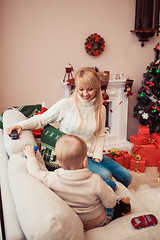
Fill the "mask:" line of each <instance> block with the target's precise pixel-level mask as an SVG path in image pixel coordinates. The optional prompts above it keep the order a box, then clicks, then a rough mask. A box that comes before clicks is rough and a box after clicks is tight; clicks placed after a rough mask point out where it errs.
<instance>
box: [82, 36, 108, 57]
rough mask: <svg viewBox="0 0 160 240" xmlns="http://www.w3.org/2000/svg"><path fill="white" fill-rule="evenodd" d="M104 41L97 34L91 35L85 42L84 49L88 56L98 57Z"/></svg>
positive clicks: (102, 49)
mask: <svg viewBox="0 0 160 240" xmlns="http://www.w3.org/2000/svg"><path fill="white" fill-rule="evenodd" d="M104 48H105V41H104V39H103V38H102V37H101V36H100V35H98V34H97V33H94V34H91V35H90V36H89V37H88V38H87V39H86V42H85V49H86V52H87V53H88V54H89V55H92V56H98V55H99V54H101V53H102V52H103V51H104Z"/></svg>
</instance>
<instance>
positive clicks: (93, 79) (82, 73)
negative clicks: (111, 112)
mask: <svg viewBox="0 0 160 240" xmlns="http://www.w3.org/2000/svg"><path fill="white" fill-rule="evenodd" d="M79 88H93V89H96V90H97V91H96V96H95V105H94V106H95V115H96V121H97V128H96V132H95V134H97V133H99V131H100V130H101V128H102V124H101V109H102V104H103V97H102V92H101V82H100V77H99V75H98V74H97V72H96V71H95V70H94V69H93V68H90V67H85V68H81V69H79V70H78V71H77V73H76V75H75V90H74V92H73V95H74V97H75V102H76V106H77V108H78V111H79V114H80V117H81V122H82V115H81V112H80V101H79V98H78V92H77V91H78V89H79Z"/></svg>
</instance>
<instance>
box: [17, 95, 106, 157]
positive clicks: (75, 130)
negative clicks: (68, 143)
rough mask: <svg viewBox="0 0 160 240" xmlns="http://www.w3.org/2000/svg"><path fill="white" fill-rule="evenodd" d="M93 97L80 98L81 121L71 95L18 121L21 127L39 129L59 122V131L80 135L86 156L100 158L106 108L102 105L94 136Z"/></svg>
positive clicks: (103, 138)
mask: <svg viewBox="0 0 160 240" xmlns="http://www.w3.org/2000/svg"><path fill="white" fill-rule="evenodd" d="M94 102H95V100H94V99H93V100H92V101H91V102H85V101H83V100H82V99H81V108H80V110H81V114H82V119H83V121H82V123H81V124H80V122H81V120H80V115H79V112H78V109H77V107H76V104H75V100H74V98H73V97H69V98H64V99H62V100H60V101H58V102H57V103H56V104H54V105H53V106H52V107H50V108H49V109H48V110H47V111H46V112H44V113H43V114H42V115H36V116H34V117H32V118H30V119H27V120H25V121H22V122H20V123H18V124H19V125H21V126H22V129H23V130H24V129H39V128H42V127H44V126H46V125H47V124H49V123H55V122H59V129H60V131H62V132H64V133H68V134H74V135H77V136H79V137H81V138H82V139H83V140H84V141H85V142H86V144H87V147H88V156H89V157H93V158H99V159H100V160H101V159H102V156H103V146H104V141H105V119H106V109H105V107H104V106H103V107H102V114H101V116H102V130H101V131H100V132H99V134H98V135H97V136H95V134H94V133H95V130H96V124H97V123H96V119H95V111H94Z"/></svg>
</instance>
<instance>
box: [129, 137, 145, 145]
mask: <svg viewBox="0 0 160 240" xmlns="http://www.w3.org/2000/svg"><path fill="white" fill-rule="evenodd" d="M130 142H131V143H133V144H135V145H142V144H147V143H148V137H147V136H146V135H140V134H136V135H132V136H130Z"/></svg>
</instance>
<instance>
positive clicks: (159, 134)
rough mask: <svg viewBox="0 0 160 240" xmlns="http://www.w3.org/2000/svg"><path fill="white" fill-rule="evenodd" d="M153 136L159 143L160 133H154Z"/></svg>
mask: <svg viewBox="0 0 160 240" xmlns="http://www.w3.org/2000/svg"><path fill="white" fill-rule="evenodd" d="M151 137H152V138H153V139H156V141H157V143H160V133H152V134H151Z"/></svg>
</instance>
